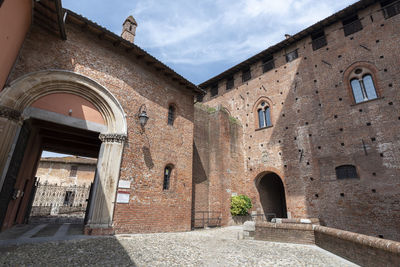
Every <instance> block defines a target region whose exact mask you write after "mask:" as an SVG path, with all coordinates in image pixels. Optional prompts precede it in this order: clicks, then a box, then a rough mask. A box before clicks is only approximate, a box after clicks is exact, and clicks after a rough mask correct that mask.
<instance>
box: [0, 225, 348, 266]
mask: <svg viewBox="0 0 400 267" xmlns="http://www.w3.org/2000/svg"><path fill="white" fill-rule="evenodd" d="M240 232H241V228H240V227H227V228H220V229H210V230H199V231H193V232H186V233H161V234H136V235H119V236H116V237H98V238H93V239H85V240H70V241H63V242H48V243H40V244H25V245H20V246H11V247H0V265H1V266H55V265H58V266H62V265H68V266H99V265H101V266H355V265H354V264H352V263H350V262H348V261H346V260H344V259H342V258H340V257H338V256H336V255H333V254H331V253H329V252H327V251H324V250H322V249H320V248H318V247H316V246H309V245H295V244H284V243H274V242H264V241H254V240H239V239H238V236H239V233H240Z"/></svg>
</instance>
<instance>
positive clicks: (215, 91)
mask: <svg viewBox="0 0 400 267" xmlns="http://www.w3.org/2000/svg"><path fill="white" fill-rule="evenodd" d="M210 93H211V97H213V96H216V95H218V84H214V85H212V86H211V89H210Z"/></svg>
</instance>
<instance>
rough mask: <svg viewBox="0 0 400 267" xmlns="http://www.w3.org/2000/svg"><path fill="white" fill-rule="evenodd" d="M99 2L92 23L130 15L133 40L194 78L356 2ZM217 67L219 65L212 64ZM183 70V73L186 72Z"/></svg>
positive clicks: (116, 23)
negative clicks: (133, 22)
mask: <svg viewBox="0 0 400 267" xmlns="http://www.w3.org/2000/svg"><path fill="white" fill-rule="evenodd" d="M64 1H65V2H67V3H71V5H74V8H73V10H75V7H79V6H83V4H82V5H81V4H77V2H75V1H74V0H64ZM86 1H90V2H93V1H95V0H86ZM98 1H99V2H98V6H99V8H101V6H103V5H104V6H106V7H107V8H108V10H106V11H102V12H101V14H102V17H101V18H99V19H93V20H94V21H96V22H98V23H99V24H101V25H104V26H106V27H108V28H109V29H111V30H114V29H121V22H122V21H123V19H124V16H126V17H127V16H128V15H129V14H132V15H133V16H134V17H135V19H136V20H137V22H138V28H137V32H136V38H135V42H136V44H138V45H139V46H140V47H142V48H143V49H145V50H147V51H149V52H150V53H151V54H152V55H154V56H155V57H156V58H158V59H159V60H161V61H163V62H164V63H166V64H167V65H173V66H175V67H177V68H178V69H180V70H183V71H185V69H189V68H190V69H191V70H192V72H196V71H193V69H194V68H195V67H197V68H198V71H197V73H199V75H198V76H196V77H195V78H194V79H195V80H196V81H195V82H198V81H202V80H203V79H206V78H208V77H201V75H209V74H210V73H207V71H203V70H204V68H207V69H213V70H215V71H224V70H225V69H226V68H228V67H230V66H232V65H233V64H236V63H239V62H240V61H242V60H244V59H246V58H248V57H250V56H252V55H255V54H256V53H258V52H260V51H261V50H264V49H266V48H267V47H269V46H271V45H273V44H275V43H277V42H279V41H281V40H283V39H284V34H285V33H289V34H295V33H297V32H299V31H301V30H302V29H304V28H306V27H308V26H310V25H312V24H313V23H316V22H318V21H319V20H322V19H323V18H325V17H327V16H329V15H331V14H333V13H334V12H336V11H338V10H339V9H342V8H344V7H346V6H347V5H349V4H351V3H353V2H355V0H336V1H331V0H235V1H232V0H201V1H198V0H174V1H170V0H136V1H135V2H130V1H126V0H113V1H112V4H111V3H110V2H109V1H105V0H104V1H102V0H98ZM84 3H85V2H84ZM100 3H102V4H100ZM128 6H129V7H128ZM96 10H97V9H96ZM79 12H80V13H82V14H83V15H85V16H86V14H87V13H89V14H92V13H93V12H94V9H90V10H88V11H85V10H81V11H79ZM105 13H109V14H110V17H108V16H105V15H104V14H105ZM115 14H119V15H115ZM111 15H112V18H111ZM121 17H122V18H121ZM89 18H91V17H90V16H89ZM119 33H120V32H117V34H119ZM218 65H220V67H216V66H218ZM185 66H186V67H185ZM202 73H205V74H202ZM182 74H183V75H184V76H185V73H182ZM215 74H217V73H215ZM188 78H190V77H188ZM191 80H193V78H192V79H191Z"/></svg>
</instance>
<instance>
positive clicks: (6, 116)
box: [0, 106, 21, 191]
mask: <svg viewBox="0 0 400 267" xmlns="http://www.w3.org/2000/svg"><path fill="white" fill-rule="evenodd" d="M20 128H21V113H20V112H18V111H16V110H13V109H10V108H7V107H4V106H0V191H1V189H2V187H3V183H4V179H5V176H6V174H7V169H8V164H9V162H10V160H11V156H12V153H13V151H14V147H15V144H16V141H17V138H18V132H19V130H20Z"/></svg>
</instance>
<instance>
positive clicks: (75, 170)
mask: <svg viewBox="0 0 400 267" xmlns="http://www.w3.org/2000/svg"><path fill="white" fill-rule="evenodd" d="M77 173H78V166H71V171H70V172H69V177H76V175H77Z"/></svg>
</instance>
